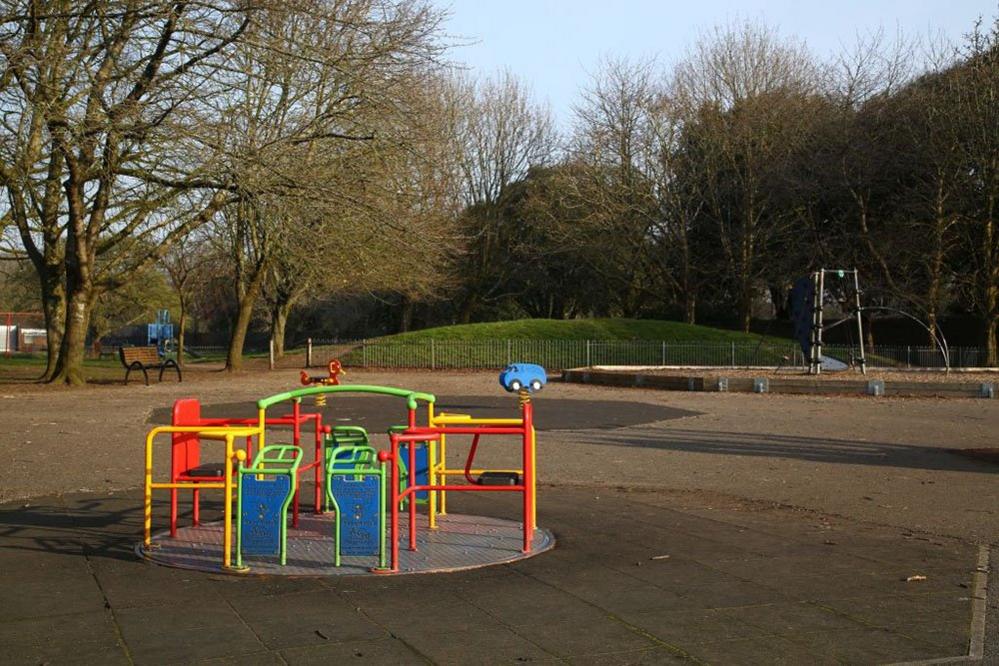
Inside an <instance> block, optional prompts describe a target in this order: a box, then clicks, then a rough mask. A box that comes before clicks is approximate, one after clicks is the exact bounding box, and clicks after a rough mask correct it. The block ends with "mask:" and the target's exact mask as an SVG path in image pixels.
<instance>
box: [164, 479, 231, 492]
mask: <svg viewBox="0 0 999 666" xmlns="http://www.w3.org/2000/svg"><path fill="white" fill-rule="evenodd" d="M149 487H150V488H152V489H153V490H169V489H170V488H190V489H191V490H199V489H200V490H204V489H209V490H212V489H218V488H225V484H224V483H222V482H221V481H220V482H219V483H192V482H190V481H188V482H181V483H151V484H149Z"/></svg>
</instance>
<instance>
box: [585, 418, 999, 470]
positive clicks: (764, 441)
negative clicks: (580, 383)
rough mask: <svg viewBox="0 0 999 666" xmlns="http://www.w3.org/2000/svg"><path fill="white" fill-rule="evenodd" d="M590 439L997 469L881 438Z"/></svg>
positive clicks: (688, 435) (678, 434) (708, 433)
mask: <svg viewBox="0 0 999 666" xmlns="http://www.w3.org/2000/svg"><path fill="white" fill-rule="evenodd" d="M593 442H594V443H599V444H609V445H612V446H622V447H636V448H648V449H660V450H664V451H683V452H686V453H708V454H712V455H730V456H731V455H734V456H760V457H768V458H788V459H792V460H807V461H810V462H823V463H839V464H847V465H877V466H883V467H904V468H911V469H931V470H941V471H950V472H975V473H992V474H995V473H997V472H999V467H997V466H995V465H989V464H983V463H981V462H978V461H976V460H974V459H971V458H968V457H966V456H959V455H955V454H956V453H957V451H955V450H951V449H945V448H934V447H928V446H916V445H910V444H886V443H883V442H858V441H854V440H847V439H833V438H829V437H802V436H791V435H777V434H772V433H766V434H760V433H747V432H723V431H712V430H684V429H674V428H670V429H664V430H660V431H657V432H656V434H645V433H634V432H629V433H627V434H623V433H622V434H616V433H615V434H610V435H599V436H596V437H594V438H593Z"/></svg>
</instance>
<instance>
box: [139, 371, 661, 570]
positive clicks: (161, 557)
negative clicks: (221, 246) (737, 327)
mask: <svg viewBox="0 0 999 666" xmlns="http://www.w3.org/2000/svg"><path fill="white" fill-rule="evenodd" d="M338 370H339V367H338V366H337V367H334V364H331V365H330V375H329V377H309V376H308V375H306V374H305V373H304V372H303V373H302V383H303V384H305V386H306V387H305V388H299V389H297V390H293V391H288V392H285V393H280V394H277V395H273V396H269V397H266V398H261V399H260V400H258V401H257V402H256V404H255V405H254V406H255V411H256V414H255V416H250V415H247V414H246V413H245V412H244V415H243V416H236V415H235V414H234V413H233V412H232V411H228V409H225V408H223V409H224V410H225V412H226V414H218V412H217V411H216V410H213V409H209V410H206V413H205V414H203V412H202V406H201V403H200V401H199V400H197V399H196V398H182V399H179V400H177V401H176V402H175V403H174V405H173V409H172V410H171V415H170V421H169V425H158V426H156V427H154V428H153V429H152V430H150V431H149V433H148V435H147V437H146V455H145V459H146V464H145V483H144V489H145V491H144V502H143V507H144V508H143V513H144V521H143V522H144V529H143V540H142V542H141V543H140V544H139V545H138V546H137V547H136V552H137V554H138V555H139V556H140V557H143V558H145V559H146V560H148V561H151V562H155V563H157V564H162V565H166V566H173V567H179V568H185V569H196V570H202V571H213V572H220V571H221V572H224V573H234V574H246V573H251V574H265V575H287V576H341V575H361V574H371V575H384V574H402V573H430V572H449V571H460V570H465V569H474V568H479V567H484V566H489V565H495V564H502V563H508V562H513V561H516V560H521V559H525V558H528V557H531V556H533V555H537V554H539V553H543V552H545V551H547V550H550V549H552V548H553V547H554V546H555V535H554V534H553V533H552V532H551V531H550V530H547V529H545V528H543V527H540V526H538V524H537V469H536V468H537V455H536V445H537V429H536V427H535V415H534V403H533V402H532V394H533V393H535V392H537V391H539V390H541V388H542V387H543V386H544V385H545V383H546V382H547V377H546V375H545V371H544V369H543V368H541V367H540V366H536V365H531V364H513V365H510V366H508V367H507V368H506V370H504V372H503V373H501V375H500V385H501V386H502V387H503V388H504V389H505V390H506V391H507V392H508V393H511V394H514V396H512V397H514V398H515V399H514V400H510V399H509V398H508V399H507V400H506V401H504V403H505V404H503V405H502V407H501V406H500V405H496V404H491V405H482V404H479V403H478V402H477V401H469V400H464V401H462V400H458V401H456V402H457V403H458V405H456V406H459V405H460V408H462V409H463V410H464V409H467V408H474V409H475V410H476V411H475V413H464V411H463V412H457V411H452V410H453V409H454V408H453V407H451V406H450V404H454V402H455V401H448V403H450V404H449V405H448V406H447V407H446V408H441V407H438V400H437V397H436V396H434V395H433V394H430V393H425V392H420V391H412V390H407V389H401V388H395V387H387V386H372V385H340V384H339V381H338V377H337V374H338V372H337V371H338ZM345 394H355V396H354V397H355V398H360V399H362V400H363V401H372V399H374V400H373V402H374V405H373V406H374V407H375V413H376V414H377V416H378V417H380V418H372V419H370V420H369V419H368V418H367V415H364V414H358V413H356V412H355V413H352V414H350V415H349V416H348V415H347V414H348V413H349V411H348V410H347V409H346V404H347V403H349V402H350V401H345V400H344V397H345ZM356 394H360V395H356ZM400 399H401V400H400ZM379 400H381V401H382V402H381V403H379V402H378V401H379ZM386 400H388V401H390V402H392V403H393V406H390V405H389V404H387V403H385V402H384V401H386ZM328 401H329V402H328ZM331 403H332V404H331ZM469 403H472V404H469ZM227 407H230V408H231V406H227ZM403 407H404V409H401V408H403ZM504 408H505V409H504ZM469 411H471V410H469ZM579 411H581V412H592V410H591V409H586V408H585V407H584V408H583V409H581V410H579ZM624 411H627V410H624ZM211 412H215V413H214V414H213V415H212V416H208V415H206V414H207V413H211ZM504 412H505V413H504ZM391 413H394V414H395V417H396V419H395V420H394V422H393V421H392V420H390V421H388V422H386V421H384V420H383V417H384V416H385V415H387V414H391ZM369 414H370V412H369ZM620 416H623V417H625V420H628V419H627V415H626V414H622V415H620ZM667 418H668V417H667ZM156 420H159V419H156ZM567 425H568V424H567ZM374 428H377V430H374ZM369 430H370V432H369ZM378 430H381V431H382V432H384V433H385V434H384V435H381V436H375V435H377V431H378ZM275 442H278V443H275ZM157 443H161V448H166V447H164V446H162V445H164V444H167V443H169V452H170V473H169V477H167V478H164V477H165V475H164V473H163V470H162V469H161V470H155V469H154V461H155V460H157V459H159V460H162V456H155V455H154V445H155V444H157ZM449 446H450V450H451V455H450V456H449V455H448V447H449ZM480 447H481V448H482V449H486V450H487V451H486V453H488V452H489V451H488V450H490V449H492V450H504V451H506V452H507V455H506V460H507V462H508V464H507V465H505V466H502V467H498V466H496V465H489V464H488V463H483V462H482V457H481V456H480V459H479V461H478V462H477V461H476V453H477V452H478V451H479V449H480ZM213 453H214V455H213ZM219 454H221V460H219ZM486 457H488V456H486ZM462 459H463V463H462V462H461V461H462ZM160 464H161V465H162V463H160ZM154 491H167V492H168V493H169V519H168V524H169V529H167V530H163V531H160V530H157V531H155V533H154V530H153V521H154V513H156V514H157V515H156V520H157V522H159V521H160V520H162V516H161V513H160V512H159V511H156V512H154V502H153V493H154ZM187 491H190V498H191V503H190V512H189V513H187V512H186V507H185V510H182V509H181V506H180V502H181V500H182V495H183V496H184V498H186V497H187ZM206 491H222V493H221V494H222V503H221V505H222V506H221V509H222V510H221V514H222V516H221V517H222V520H217V519H215V518H216V516H214V515H213V516H210V517H208V518H206V519H205V520H202V516H201V508H200V504H201V495H202V493H204V492H206ZM467 492H473V493H479V494H483V495H484V496H486V497H490V496H496V494H497V493H507V494H512V496H513V497H514V498H516V499H517V502H516V504H517V507H518V508H517V509H516V511H515V512H514V515H513V516H511V517H509V518H505V517H504V518H498V517H483V516H476V515H468V514H461V513H457V512H454V511H452V512H449V511H448V497H449V495H450V496H453V495H454V494H455V493H459V494H465V493H467ZM182 523H183V524H182Z"/></svg>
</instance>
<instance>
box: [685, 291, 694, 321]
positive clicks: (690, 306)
mask: <svg viewBox="0 0 999 666" xmlns="http://www.w3.org/2000/svg"><path fill="white" fill-rule="evenodd" d="M696 319H697V295H696V294H694V293H692V292H690V291H687V292H685V294H684V297H683V320H684V321H685V322H686V323H688V324H695V323H697V322H696Z"/></svg>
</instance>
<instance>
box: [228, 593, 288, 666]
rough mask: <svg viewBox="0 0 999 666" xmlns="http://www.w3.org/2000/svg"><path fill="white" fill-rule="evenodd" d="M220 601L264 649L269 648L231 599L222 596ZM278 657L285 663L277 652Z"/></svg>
mask: <svg viewBox="0 0 999 666" xmlns="http://www.w3.org/2000/svg"><path fill="white" fill-rule="evenodd" d="M220 596H221V595H220ZM222 601H223V602H225V605H226V606H228V607H229V610H231V611H232V612H233V613H234V614H235V615H236V617H237V618H239V621H240V622H242V623H243V626H244V627H246V628H247V629H249V630H250V633H251V634H253V637H254V638H256V639H257V642H258V643H260V647H261V648H262V649H264V650H270V648H269V647H267V644H266V643H264V641H263V639H261V638H260V634H258V633H257V631H256V630H255V629H254V628H253V627H251V626H250V623H249V622H247V621H246V618H244V617H243V616H242V614H241V613H240V612H239V611H238V610H236V607H235V606H233V605H232V601H230V600H229V599H226V598H225V597H222ZM278 659H280V660H281V661H282V662H283V663H285V664H287V663H288V662H287V661H286V660H285V658H284V657H282V656H281V655H280V654H278Z"/></svg>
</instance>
